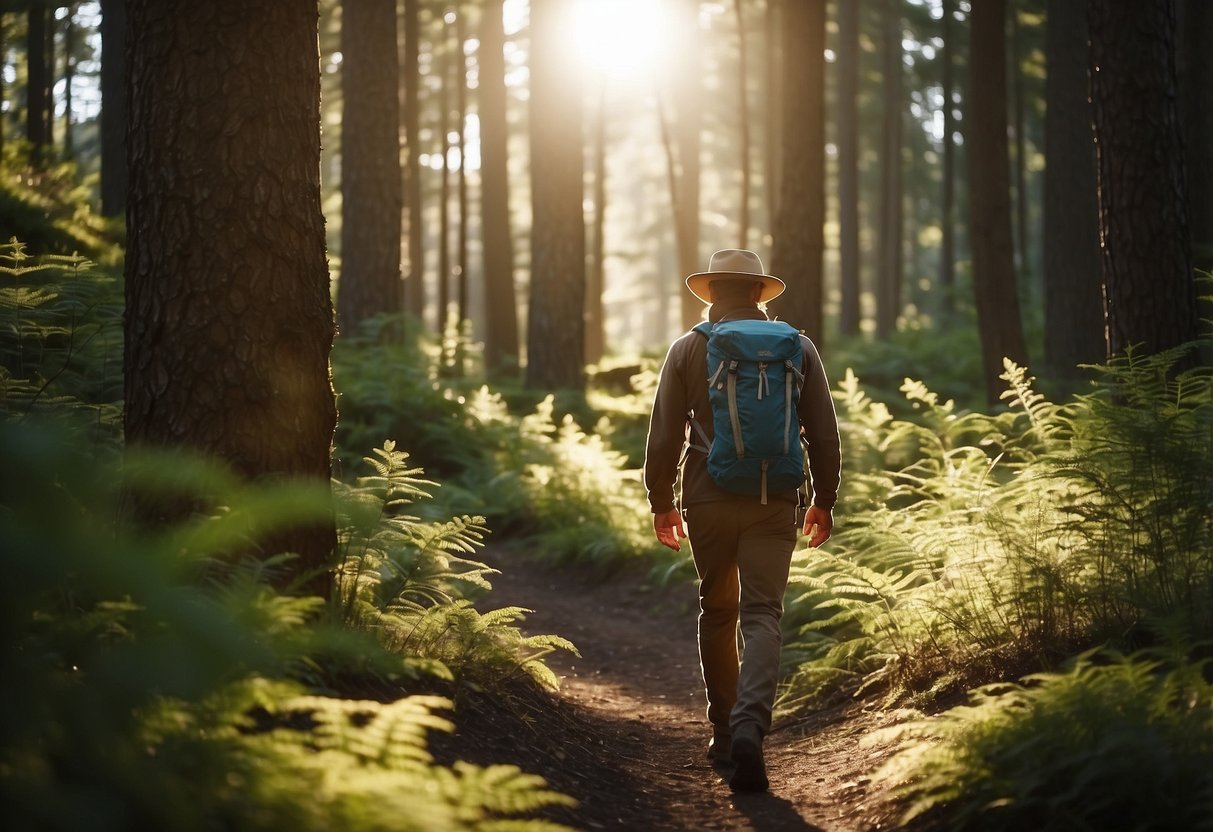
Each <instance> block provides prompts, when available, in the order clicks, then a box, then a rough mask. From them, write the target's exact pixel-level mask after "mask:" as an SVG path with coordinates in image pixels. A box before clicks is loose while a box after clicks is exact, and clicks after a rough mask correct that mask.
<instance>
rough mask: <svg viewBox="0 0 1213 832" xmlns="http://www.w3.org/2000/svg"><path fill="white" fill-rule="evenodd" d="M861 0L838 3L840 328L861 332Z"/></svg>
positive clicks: (845, 330)
mask: <svg viewBox="0 0 1213 832" xmlns="http://www.w3.org/2000/svg"><path fill="white" fill-rule="evenodd" d="M860 6H861V2H860V0H849V2H843V3H839V4H838V104H837V106H838V116H837V118H838V122H837V123H838V262H839V289H840V293H841V297H842V305H841V308H840V310H839V318H838V331H839V333H840V334H842V335H847V336H850V335H858V334H859V290H860V284H859V28H860V27H859V19H860Z"/></svg>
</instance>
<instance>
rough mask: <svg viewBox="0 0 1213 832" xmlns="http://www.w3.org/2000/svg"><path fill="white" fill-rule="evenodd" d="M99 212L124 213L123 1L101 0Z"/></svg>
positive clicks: (124, 85)
mask: <svg viewBox="0 0 1213 832" xmlns="http://www.w3.org/2000/svg"><path fill="white" fill-rule="evenodd" d="M100 132H101V213H102V214H104V215H105V216H107V217H121V216H125V215H126V179H127V170H126V0H103V2H102V3H101V131H100Z"/></svg>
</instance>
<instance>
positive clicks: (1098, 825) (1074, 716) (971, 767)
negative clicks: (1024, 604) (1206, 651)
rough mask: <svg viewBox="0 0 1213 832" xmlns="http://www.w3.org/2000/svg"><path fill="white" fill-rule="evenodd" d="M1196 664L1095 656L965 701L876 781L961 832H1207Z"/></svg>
mask: <svg viewBox="0 0 1213 832" xmlns="http://www.w3.org/2000/svg"><path fill="white" fill-rule="evenodd" d="M1201 670H1202V668H1201V666H1200V665H1196V664H1189V663H1186V662H1185V661H1182V660H1180V661H1179V662H1178V663H1175V662H1166V661H1161V660H1158V659H1151V658H1148V657H1145V656H1137V657H1134V658H1132V659H1124V658H1120V657H1108V656H1100V655H1087V656H1084V657H1083V658H1082V659H1081V660H1079V661H1078V663H1077V665H1076V666H1075V667H1074V669H1072V670H1070V671H1069V672H1067V673H1048V674H1036V675H1033V676H1029V677H1027V678H1025V679H1024V680H1023V682H1022V683H1021V684H1018V685H993V686H989V687H985V688H982V689H979V690H976V691H973V692H972V693H971V695H970V696H971V703H970V704H969V705H966V706H962V707H959V708H954V709H952V710H950V711H947V712H946V713H944V714H942V715H941V716H939V717H936V718H933V719H926V720H918V721H915V722H911V723H909V724H906V725H903V726H899V727H896V728H893V729H888V730H887V731H886V732H885V733H883V734H882V735H880V736H876V737H874V738H873V739H876V740H881V739H886V738H888V737H890V736H894V737H900V738H901V739H902V740H903V745H902V748H901V750H900V751H899V752H898V753H896V754H895V755H894V756H893V757H892V758H891V759H890V760H889V761H888V762H887V763H886V764H885V765H884V766H883V768H882V769H881V770H880V772H879V773H878V777H879V778H881V779H884V780H886V781H889V782H891V783H893V784H895V786H896V789H897V791H898V793H899V794H900V795H901V796H902V798H903V799H905V800H906V801H907V803H908V808H907V811H906V814H905V817H904V818H903V822H908V821H910V820H912V819H914V818H916V817H919V816H923V815H926V816H927V817H930V818H931V819H932V823H931V827H932V828H948V829H955V830H967V829H982V830H989V832H999V830H1021V829H1034V830H1072V829H1136V830H1181V829H1182V830H1193V832H1195V831H1196V830H1208V829H1213V686H1211V685H1210V684H1209V683H1208V682H1207V681H1206V680H1205V679H1204V678H1203V677H1202V675H1201Z"/></svg>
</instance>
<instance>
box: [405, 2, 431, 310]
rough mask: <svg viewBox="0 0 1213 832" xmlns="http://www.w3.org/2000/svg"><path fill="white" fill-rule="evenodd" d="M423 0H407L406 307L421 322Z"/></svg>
mask: <svg viewBox="0 0 1213 832" xmlns="http://www.w3.org/2000/svg"><path fill="white" fill-rule="evenodd" d="M419 2H420V0H404V17H403V20H402V21H401V24H402V25H403V27H404V66H403V67H402V68H401V74H402V75H403V76H404V147H405V162H404V200H405V209H406V211H405V214H406V217H407V223H408V239H409V243H408V251H409V257H408V277H407V278H406V280H405V301H406V308H407V309H408V311H409V312H411V313H412V314H413V315H414V316H415V317H416V318H417V320H419V321H423V320H425V303H426V296H425V248H424V245H423V235H422V230H423V229H422V217H421V127H420V113H421V99H420V86H421V85H420V83H419V81H420V75H421V70H420V67H419V55H420V44H421V20H420V14H419V12H418V5H419Z"/></svg>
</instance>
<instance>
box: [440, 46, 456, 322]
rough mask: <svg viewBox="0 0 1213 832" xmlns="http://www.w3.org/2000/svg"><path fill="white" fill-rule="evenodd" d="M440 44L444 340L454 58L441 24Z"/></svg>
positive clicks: (448, 273) (448, 310) (448, 274)
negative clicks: (441, 50) (442, 52)
mask: <svg viewBox="0 0 1213 832" xmlns="http://www.w3.org/2000/svg"><path fill="white" fill-rule="evenodd" d="M442 32H443V36H442V42H443V43H442V45H443V51H444V52H445V53H446V54H444V55H443V57H441V58H438V59H437V61H438V66H439V67H440V69H439V74H438V77H439V88H438V133H439V138H440V140H441V147H442V165H441V167H440V168H439V175H440V179H439V184H438V336H439V337H440V338H445V337H446V329H447V327H448V326H449V325H450V322H451V146H452V145H451V84H452V83H453V80H452V74H453V72H454V67H453V66H452V64H453V63H454V59H453V58H452V56H451V55H450V51H449V50H450V37H449V36H448V34H447V31H446V24H445V23H443V29H442Z"/></svg>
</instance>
